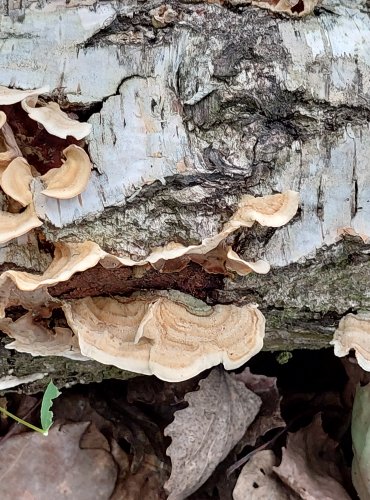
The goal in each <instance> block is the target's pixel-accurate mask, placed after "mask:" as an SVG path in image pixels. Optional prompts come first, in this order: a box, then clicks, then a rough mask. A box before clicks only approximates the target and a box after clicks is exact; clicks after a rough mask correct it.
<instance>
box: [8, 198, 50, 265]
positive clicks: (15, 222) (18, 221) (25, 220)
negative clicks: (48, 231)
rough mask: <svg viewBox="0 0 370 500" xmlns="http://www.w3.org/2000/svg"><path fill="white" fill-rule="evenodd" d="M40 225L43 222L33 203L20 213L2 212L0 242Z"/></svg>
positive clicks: (16, 236)
mask: <svg viewBox="0 0 370 500" xmlns="http://www.w3.org/2000/svg"><path fill="white" fill-rule="evenodd" d="M39 226H42V222H41V221H40V219H38V218H37V216H36V214H35V210H34V208H33V204H32V203H31V204H30V205H29V206H28V207H27V208H26V210H24V211H23V212H22V213H20V214H11V213H9V212H0V244H2V243H7V242H8V241H10V240H12V239H14V238H18V236H21V235H22V234H26V233H28V231H31V229H33V228H35V227H39ZM5 272H7V271H5Z"/></svg>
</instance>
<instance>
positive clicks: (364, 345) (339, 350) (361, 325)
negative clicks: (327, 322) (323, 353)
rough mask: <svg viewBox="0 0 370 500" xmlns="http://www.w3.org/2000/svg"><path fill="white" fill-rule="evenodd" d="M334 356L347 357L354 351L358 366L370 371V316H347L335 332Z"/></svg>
mask: <svg viewBox="0 0 370 500" xmlns="http://www.w3.org/2000/svg"><path fill="white" fill-rule="evenodd" d="M330 343H331V344H332V345H333V346H334V354H335V355H336V356H339V357H342V356H346V355H347V354H348V353H349V351H350V350H351V349H354V351H355V355H356V358H357V361H358V364H359V365H360V366H361V368H363V369H364V370H366V371H370V316H366V315H354V314H347V315H346V316H344V318H342V319H341V320H340V322H339V325H338V328H337V329H336V330H335V332H334V336H333V340H332V341H331V342H330Z"/></svg>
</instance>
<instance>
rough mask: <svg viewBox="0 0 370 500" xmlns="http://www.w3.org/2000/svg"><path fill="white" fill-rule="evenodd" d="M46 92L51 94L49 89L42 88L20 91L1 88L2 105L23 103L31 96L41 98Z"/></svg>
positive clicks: (0, 100)
mask: <svg viewBox="0 0 370 500" xmlns="http://www.w3.org/2000/svg"><path fill="white" fill-rule="evenodd" d="M46 92H49V87H41V88H39V89H34V90H19V89H10V88H8V87H3V86H0V105H6V106H7V105H9V104H15V103H16V102H20V101H23V99H27V98H29V97H31V96H39V95H41V94H45V93H46Z"/></svg>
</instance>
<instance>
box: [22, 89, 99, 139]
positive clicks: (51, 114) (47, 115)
mask: <svg viewBox="0 0 370 500" xmlns="http://www.w3.org/2000/svg"><path fill="white" fill-rule="evenodd" d="M21 104H22V108H23V109H24V111H26V113H28V116H29V117H30V118H32V120H35V121H37V122H38V123H41V125H43V126H44V128H45V129H46V130H47V131H48V132H49V134H52V135H55V136H56V137H60V138H61V139H66V138H67V136H69V135H71V136H72V137H74V138H75V139H78V140H79V139H83V138H84V137H86V136H87V135H89V134H90V132H91V125H90V123H86V122H79V121H77V120H73V119H72V118H70V117H69V116H68V115H67V113H65V112H64V111H62V110H61V109H60V106H59V104H57V103H56V102H48V103H47V104H44V105H42V106H39V107H36V104H37V96H36V97H34V96H32V97H29V98H26V99H24V100H22V103H21Z"/></svg>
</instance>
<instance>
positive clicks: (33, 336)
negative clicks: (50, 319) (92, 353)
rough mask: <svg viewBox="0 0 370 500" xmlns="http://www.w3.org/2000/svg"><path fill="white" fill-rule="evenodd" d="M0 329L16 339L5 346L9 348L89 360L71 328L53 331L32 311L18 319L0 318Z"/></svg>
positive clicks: (43, 354)
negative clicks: (82, 352) (34, 315)
mask: <svg viewBox="0 0 370 500" xmlns="http://www.w3.org/2000/svg"><path fill="white" fill-rule="evenodd" d="M0 329H1V330H2V331H3V332H4V333H6V334H7V335H9V337H11V338H12V339H14V341H13V342H11V343H9V344H7V345H6V346H5V347H6V348H7V349H15V350H16V351H18V352H26V353H29V354H32V356H63V357H65V358H69V359H74V360H78V361H86V360H87V358H86V357H85V356H82V354H81V352H80V348H79V345H78V341H77V337H76V336H75V335H73V332H72V331H71V330H70V329H69V328H62V327H55V328H54V332H53V331H51V330H49V329H48V328H46V327H45V326H43V325H42V324H40V323H36V322H35V321H34V318H33V314H32V313H31V312H28V313H27V314H24V315H23V316H21V317H20V318H19V319H17V320H16V321H12V320H11V319H9V318H4V319H2V320H0Z"/></svg>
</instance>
